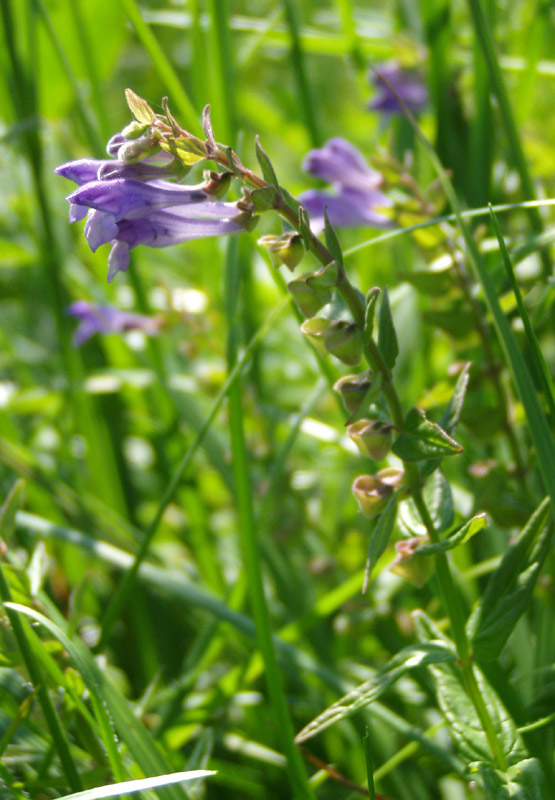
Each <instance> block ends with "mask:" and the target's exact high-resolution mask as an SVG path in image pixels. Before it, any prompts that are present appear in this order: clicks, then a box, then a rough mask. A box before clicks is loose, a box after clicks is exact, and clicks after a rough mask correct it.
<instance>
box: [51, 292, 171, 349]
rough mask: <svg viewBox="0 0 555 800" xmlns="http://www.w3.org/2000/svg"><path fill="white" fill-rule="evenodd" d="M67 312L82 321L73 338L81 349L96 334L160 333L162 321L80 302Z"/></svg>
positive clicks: (76, 345) (71, 306) (67, 309)
mask: <svg viewBox="0 0 555 800" xmlns="http://www.w3.org/2000/svg"><path fill="white" fill-rule="evenodd" d="M66 312H67V313H68V314H70V315H71V316H72V317H77V319H79V320H80V323H79V326H78V327H77V330H76V331H75V334H74V336H73V344H74V345H75V347H79V345H82V344H83V342H86V341H87V339H90V337H91V336H93V335H94V334H95V333H122V332H123V331H137V330H138V331H143V333H146V334H149V335H152V334H156V333H158V331H159V329H160V324H161V320H160V318H158V317H147V316H146V315H144V314H132V313H130V312H128V311H121V310H120V309H119V308H113V307H112V306H101V305H98V304H97V303H87V301H86V300H78V301H77V302H76V303H73V304H72V305H70V306H68V307H67V308H66Z"/></svg>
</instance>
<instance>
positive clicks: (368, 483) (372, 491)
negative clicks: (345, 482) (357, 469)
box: [352, 475, 393, 519]
mask: <svg viewBox="0 0 555 800" xmlns="http://www.w3.org/2000/svg"><path fill="white" fill-rule="evenodd" d="M352 488H353V494H354V496H355V497H356V499H357V501H358V504H359V506H360V510H361V511H362V513H363V514H364V516H365V517H368V519H372V518H373V517H375V516H377V515H378V514H379V513H380V512H381V511H383V510H384V508H385V507H386V505H387V501H388V500H389V498H390V496H391V495H392V494H393V487H392V486H389V485H388V484H387V483H384V482H383V481H381V480H380V479H379V478H378V477H377V476H375V475H359V476H358V478H355V480H354V482H353V487H352Z"/></svg>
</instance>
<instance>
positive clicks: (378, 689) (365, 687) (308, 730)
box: [295, 642, 456, 744]
mask: <svg viewBox="0 0 555 800" xmlns="http://www.w3.org/2000/svg"><path fill="white" fill-rule="evenodd" d="M455 658H456V656H455V653H454V652H453V651H452V650H451V649H450V648H448V647H446V646H445V644H444V643H443V642H425V643H423V644H415V645H410V646H409V647H405V648H404V649H403V650H400V651H399V652H398V653H397V654H396V655H395V656H394V657H393V658H392V659H391V661H390V662H389V664H388V665H387V667H385V669H383V670H381V671H380V672H379V673H378V675H376V676H375V677H374V678H371V679H370V680H369V681H365V683H363V684H361V685H360V686H357V688H356V689H354V690H353V691H352V692H349V693H348V694H346V695H345V696H344V697H342V698H341V699H340V700H338V701H337V702H335V703H333V705H331V706H329V708H327V709H326V710H325V711H323V712H322V713H321V714H319V715H318V716H317V717H316V719H314V720H312V722H310V723H309V724H308V725H306V727H304V728H303V729H302V731H301V732H300V733H299V734H298V735H297V736H296V737H295V741H296V742H297V744H300V743H301V742H306V741H307V740H308V739H311V738H312V737H313V736H316V735H317V734H319V733H321V732H322V731H324V730H326V728H329V727H330V726H331V725H335V724H336V723H337V722H340V721H341V720H343V719H346V718H347V717H350V716H351V715H352V714H354V713H355V712H356V711H359V710H360V709H361V708H364V707H365V706H367V705H369V703H372V702H373V701H374V700H377V699H378V697H380V696H381V695H382V694H383V693H384V692H385V691H386V690H387V689H389V688H390V687H391V686H392V685H393V684H394V683H395V681H397V680H398V679H399V678H401V677H402V676H403V675H405V674H406V673H407V672H409V670H411V669H415V668H416V667H422V666H426V665H427V664H436V663H441V662H454V661H455Z"/></svg>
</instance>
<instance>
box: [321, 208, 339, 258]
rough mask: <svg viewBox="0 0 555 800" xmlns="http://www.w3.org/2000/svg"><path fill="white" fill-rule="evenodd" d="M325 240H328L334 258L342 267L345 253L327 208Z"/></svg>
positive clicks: (325, 210)
mask: <svg viewBox="0 0 555 800" xmlns="http://www.w3.org/2000/svg"><path fill="white" fill-rule="evenodd" d="M324 239H325V240H326V246H327V248H328V250H329V251H330V253H331V254H332V256H333V258H334V259H335V261H336V262H337V263H338V264H339V265H341V266H342V265H343V251H342V250H341V245H340V244H339V239H338V238H337V234H336V233H335V229H334V227H333V225H332V224H331V222H330V220H329V217H328V210H327V208H324Z"/></svg>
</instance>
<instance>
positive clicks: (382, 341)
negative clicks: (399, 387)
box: [378, 286, 399, 369]
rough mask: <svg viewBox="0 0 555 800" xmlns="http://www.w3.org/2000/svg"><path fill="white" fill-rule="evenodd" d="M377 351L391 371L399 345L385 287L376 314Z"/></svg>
mask: <svg viewBox="0 0 555 800" xmlns="http://www.w3.org/2000/svg"><path fill="white" fill-rule="evenodd" d="M378 349H379V351H380V353H381V355H382V358H383V360H384V362H385V365H386V367H387V368H388V369H393V367H394V366H395V361H396V360H397V356H398V355H399V344H398V342H397V334H396V333H395V326H394V325H393V317H392V316H391V307H390V305H389V295H388V293H387V286H385V287H384V290H383V292H382V302H381V303H380V310H379V313H378Z"/></svg>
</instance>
